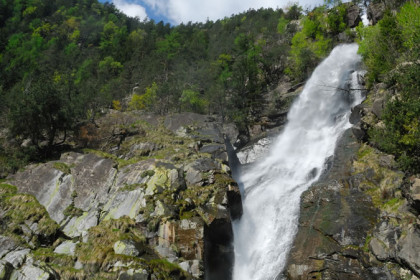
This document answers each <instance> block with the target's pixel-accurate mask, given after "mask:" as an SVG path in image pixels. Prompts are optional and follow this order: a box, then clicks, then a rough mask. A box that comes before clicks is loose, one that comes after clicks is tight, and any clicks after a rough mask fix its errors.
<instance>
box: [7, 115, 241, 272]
mask: <svg viewBox="0 0 420 280" xmlns="http://www.w3.org/2000/svg"><path fill="white" fill-rule="evenodd" d="M223 134H226V135H229V134H232V135H231V137H235V135H234V134H235V131H234V129H233V127H232V126H231V127H229V126H228V125H222V124H221V123H220V122H218V121H217V120H216V119H214V118H211V117H209V116H202V115H197V114H189V113H186V114H175V115H172V116H167V117H164V118H160V117H158V116H156V115H151V114H144V113H141V112H131V113H121V112H118V111H112V112H110V113H108V114H106V115H105V116H103V117H102V118H100V119H99V120H98V121H97V123H96V124H95V125H93V124H86V125H84V126H81V127H80V133H79V135H78V137H75V138H74V139H72V141H73V143H70V144H72V145H73V147H78V149H76V151H74V149H73V151H71V152H67V153H63V154H62V155H61V157H60V159H58V160H55V161H50V162H46V163H39V164H33V165H29V166H27V167H25V169H24V170H21V171H19V172H17V173H16V174H15V175H13V176H10V177H8V178H7V180H6V181H5V182H3V183H2V184H1V185H0V200H1V203H0V244H1V245H0V279H1V280H4V279H28V280H29V279H200V278H203V277H204V275H206V277H217V276H218V275H219V276H220V275H221V274H220V271H223V272H224V275H223V277H219V279H228V278H229V273H226V272H228V271H229V269H230V266H231V264H232V249H233V248H232V247H231V241H232V238H233V236H232V228H231V220H232V218H235V217H238V216H239V215H241V211H242V209H241V200H240V194H239V191H238V188H237V186H236V183H235V182H234V181H233V180H232V178H231V176H230V168H229V166H228V154H227V152H226V148H225V146H224V141H225V139H224V138H223Z"/></svg>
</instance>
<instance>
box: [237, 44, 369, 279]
mask: <svg viewBox="0 0 420 280" xmlns="http://www.w3.org/2000/svg"><path fill="white" fill-rule="evenodd" d="M357 49H358V46H357V44H349V45H340V46H337V47H336V48H334V50H333V51H332V52H331V54H330V55H329V56H328V57H327V58H326V59H325V60H324V61H323V62H322V63H321V64H320V65H319V66H318V67H317V68H316V69H315V71H314V73H313V74H312V76H311V78H310V79H309V80H308V82H307V83H306V85H305V88H304V90H303V92H302V93H301V94H300V96H299V98H298V99H297V100H296V101H295V103H294V104H293V105H292V107H291V109H290V112H289V114H288V123H287V125H286V127H285V128H284V130H283V132H282V133H281V134H280V135H279V136H278V137H277V139H276V140H275V141H274V142H273V144H272V147H271V149H270V152H269V153H268V154H267V155H265V157H264V159H263V160H261V161H260V162H257V163H254V164H253V166H252V167H250V168H249V169H248V170H246V171H243V172H242V174H240V177H239V178H238V181H239V183H240V185H242V190H241V191H242V197H243V215H242V217H241V219H240V220H237V221H235V222H234V224H233V230H234V248H235V264H234V271H233V279H235V280H247V279H249V280H259V279H263V280H267V279H275V278H276V277H277V276H278V275H279V273H281V272H282V270H283V269H284V267H285V263H286V258H287V255H288V252H289V250H290V247H291V245H292V242H293V238H294V236H295V234H296V232H297V223H298V218H299V203H300V196H301V194H302V192H304V191H305V190H306V189H308V187H309V186H310V185H311V184H313V183H314V182H315V181H317V180H318V178H319V177H320V175H321V174H322V171H323V170H324V166H325V162H326V160H327V159H328V158H329V157H331V156H333V154H334V149H335V146H336V143H337V140H338V138H339V137H340V135H342V133H343V132H344V131H345V130H346V129H348V128H349V127H350V126H351V125H350V123H349V116H350V111H351V108H352V107H353V106H355V105H357V104H359V103H360V102H361V101H362V94H361V92H360V91H359V90H353V89H354V88H359V86H358V84H357V80H358V79H357V72H356V70H358V66H359V65H360V57H359V55H358V54H357ZM343 89H344V90H343Z"/></svg>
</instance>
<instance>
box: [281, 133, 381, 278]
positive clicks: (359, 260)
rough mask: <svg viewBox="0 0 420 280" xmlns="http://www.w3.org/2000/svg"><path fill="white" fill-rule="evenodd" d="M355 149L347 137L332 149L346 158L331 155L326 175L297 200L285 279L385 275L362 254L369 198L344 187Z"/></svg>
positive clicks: (371, 210)
mask: <svg viewBox="0 0 420 280" xmlns="http://www.w3.org/2000/svg"><path fill="white" fill-rule="evenodd" d="M357 147H358V146H357V144H356V143H355V142H354V139H353V137H352V136H351V134H349V133H348V132H347V134H346V135H345V136H344V137H343V139H342V140H341V142H340V143H339V145H338V149H339V150H341V151H342V152H344V151H345V152H346V154H340V155H338V154H337V155H336V158H335V159H334V162H333V164H332V166H331V168H330V170H329V172H328V174H326V175H324V176H323V178H322V179H321V180H320V182H318V183H317V184H316V185H315V186H313V187H311V188H310V189H309V190H307V191H306V192H305V193H304V194H303V195H302V200H301V201H302V203H301V215H300V219H299V230H298V233H297V236H296V239H295V241H294V245H293V247H292V250H291V252H290V257H289V260H288V265H287V267H286V270H285V272H284V275H285V277H287V279H380V276H381V275H382V276H383V275H385V271H384V270H383V269H382V268H381V267H376V266H375V265H374V264H371V263H370V262H369V261H368V257H367V255H366V254H365V252H364V251H363V247H364V245H365V242H366V233H367V232H369V231H370V230H372V229H373V227H374V224H375V221H376V218H377V215H378V211H377V210H376V208H375V207H374V206H373V204H372V200H371V198H370V197H369V196H367V195H366V194H364V193H363V192H361V191H360V190H358V189H357V188H355V187H354V186H352V184H351V182H350V181H349V179H350V178H349V177H348V175H349V174H348V171H347V170H348V168H349V167H350V164H351V162H350V161H349V158H348V157H347V156H348V154H350V153H351V152H352V151H353V152H354V151H355V150H357ZM347 153H348V154H347Z"/></svg>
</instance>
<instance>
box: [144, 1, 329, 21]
mask: <svg viewBox="0 0 420 280" xmlns="http://www.w3.org/2000/svg"><path fill="white" fill-rule="evenodd" d="M142 2H144V3H145V4H146V5H147V6H148V7H150V8H151V9H153V11H154V12H156V13H157V14H159V15H162V16H164V17H166V18H168V19H169V20H170V21H171V22H172V23H175V24H179V23H181V22H188V21H192V22H205V21H206V20H207V19H210V20H217V19H222V18H224V17H229V16H231V15H232V14H238V13H241V12H244V11H247V10H248V9H250V8H252V9H259V8H273V9H276V8H284V7H285V6H287V5H288V4H290V3H293V2H295V1H290V0H259V1H255V0H143V1H142ZM299 3H300V5H301V6H303V7H306V6H314V5H319V4H323V0H300V1H299Z"/></svg>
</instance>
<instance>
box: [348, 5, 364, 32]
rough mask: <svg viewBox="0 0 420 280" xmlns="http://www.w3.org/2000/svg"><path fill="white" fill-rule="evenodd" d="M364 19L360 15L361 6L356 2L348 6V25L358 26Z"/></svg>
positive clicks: (351, 26)
mask: <svg viewBox="0 0 420 280" xmlns="http://www.w3.org/2000/svg"><path fill="white" fill-rule="evenodd" d="M361 21H362V18H361V17H360V8H359V6H357V5H356V4H350V5H349V6H348V7H347V26H348V27H350V28H353V27H356V26H358V25H359V22H361Z"/></svg>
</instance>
